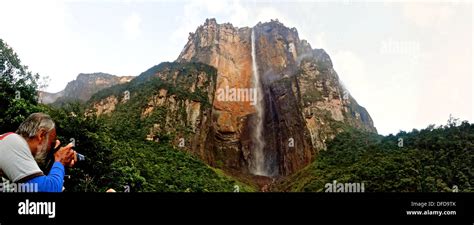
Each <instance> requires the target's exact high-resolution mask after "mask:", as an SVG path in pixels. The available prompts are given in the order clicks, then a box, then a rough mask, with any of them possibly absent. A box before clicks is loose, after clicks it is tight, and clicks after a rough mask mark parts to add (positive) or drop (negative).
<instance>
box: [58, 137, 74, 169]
mask: <svg viewBox="0 0 474 225" xmlns="http://www.w3.org/2000/svg"><path fill="white" fill-rule="evenodd" d="M59 145H61V142H60V141H59V140H56V145H55V146H54V148H55V149H56V148H57V147H59ZM72 147H73V144H72V143H69V144H68V145H66V146H65V147H61V148H60V149H59V150H58V151H57V152H55V153H54V161H56V162H60V163H61V164H63V165H64V166H69V167H73V166H74V163H75V162H76V151H74V150H73V149H72Z"/></svg>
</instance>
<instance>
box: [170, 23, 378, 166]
mask: <svg viewBox="0 0 474 225" xmlns="http://www.w3.org/2000/svg"><path fill="white" fill-rule="evenodd" d="M252 29H254V32H255V42H256V43H255V46H256V60H257V63H258V68H259V73H260V77H261V82H260V83H261V84H262V88H263V92H264V96H263V98H264V108H265V116H264V132H263V133H264V139H265V142H266V145H265V150H264V152H265V157H266V165H265V166H266V167H267V169H268V171H270V174H272V175H286V174H290V173H292V172H295V171H297V170H298V169H300V168H302V167H304V166H305V165H307V164H308V163H309V162H311V161H312V160H313V158H314V156H315V155H316V154H317V152H318V151H319V150H324V149H325V148H326V144H325V143H326V142H327V141H328V140H329V139H331V138H333V137H334V136H335V134H337V133H338V132H340V131H342V129H343V127H344V126H345V125H348V126H353V127H356V128H359V129H364V130H367V131H371V132H376V129H375V127H374V126H373V122H372V120H371V118H370V116H369V114H368V113H367V111H366V110H365V109H364V108H363V107H361V106H359V105H358V104H357V102H356V101H355V100H354V99H353V98H352V97H351V96H350V94H349V93H348V91H347V90H345V89H344V88H343V87H342V85H341V83H340V82H339V78H338V76H337V73H336V72H335V71H334V69H333V66H332V62H331V59H330V58H329V56H328V55H327V53H326V52H325V51H324V50H322V49H312V48H311V46H310V44H309V43H307V42H306V41H305V40H300V39H299V36H298V32H297V30H296V29H295V28H287V27H285V26H284V25H283V24H282V23H280V22H278V21H271V22H268V23H259V24H257V25H256V26H255V27H253V28H248V27H245V28H237V27H234V26H232V25H231V24H228V23H226V24H218V23H217V22H216V20H214V19H208V20H206V22H205V24H204V25H202V26H200V27H199V28H198V29H197V30H196V32H195V33H191V34H190V36H189V40H188V43H187V44H186V46H185V47H184V49H183V51H182V52H181V54H180V56H179V57H178V59H177V61H178V62H202V63H206V64H209V65H212V66H214V67H216V68H217V74H218V76H217V86H216V88H217V89H222V88H225V87H227V86H228V87H237V88H239V87H243V88H253V82H252V69H251V68H252V58H251V36H250V35H251V32H252ZM254 116H255V108H254V106H252V105H251V104H249V102H245V101H240V102H229V101H219V100H218V99H217V98H214V102H213V111H212V118H213V129H212V132H213V134H212V135H213V136H211V137H209V139H210V140H211V143H212V144H211V145H210V148H209V149H208V151H211V152H213V153H212V155H214V156H215V157H214V161H208V163H210V164H211V165H216V160H217V161H219V162H223V164H224V167H226V168H228V169H237V170H240V171H242V172H248V170H247V167H248V165H249V162H250V160H251V159H250V157H251V154H250V153H251V151H252V149H251V146H252V143H251V139H250V137H249V135H251V130H252V129H253V128H254V127H253V126H254V123H253V121H252V118H253V117H254Z"/></svg>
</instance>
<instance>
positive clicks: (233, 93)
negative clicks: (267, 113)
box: [216, 86, 257, 105]
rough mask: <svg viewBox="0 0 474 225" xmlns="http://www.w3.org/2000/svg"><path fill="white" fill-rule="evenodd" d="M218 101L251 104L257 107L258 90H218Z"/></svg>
mask: <svg viewBox="0 0 474 225" xmlns="http://www.w3.org/2000/svg"><path fill="white" fill-rule="evenodd" d="M216 97H217V101H220V102H250V105H257V89H256V88H229V86H225V87H224V88H218V89H217V91H216Z"/></svg>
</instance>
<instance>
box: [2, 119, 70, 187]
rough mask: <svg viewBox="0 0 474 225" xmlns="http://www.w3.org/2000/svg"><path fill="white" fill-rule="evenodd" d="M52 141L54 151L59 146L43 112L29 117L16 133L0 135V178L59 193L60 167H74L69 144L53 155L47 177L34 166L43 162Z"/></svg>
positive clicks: (52, 123) (61, 173) (49, 121)
mask: <svg viewBox="0 0 474 225" xmlns="http://www.w3.org/2000/svg"><path fill="white" fill-rule="evenodd" d="M53 142H54V143H55V145H54V149H56V148H57V147H59V145H60V142H59V140H56V129H55V125H54V122H53V120H52V119H51V117H49V116H48V115H46V114H44V113H33V114H31V115H30V116H29V117H28V118H27V119H26V120H25V121H24V122H23V123H22V124H21V125H20V127H18V130H17V131H16V133H6V134H2V135H0V175H2V174H3V175H5V176H6V177H7V178H8V179H9V180H10V181H11V182H14V183H29V184H34V185H36V186H37V187H38V190H37V191H39V192H61V191H62V188H63V182H64V174H65V168H64V167H65V166H70V167H72V166H73V165H74V162H75V157H76V152H75V151H74V150H73V149H72V147H73V146H72V144H69V145H67V146H65V147H61V148H60V149H59V150H58V151H57V152H56V153H55V154H54V160H55V162H54V164H53V166H52V168H51V170H50V171H49V173H48V175H44V173H43V171H41V169H40V167H39V166H38V163H45V161H46V160H47V155H48V153H49V151H51V149H52V146H53Z"/></svg>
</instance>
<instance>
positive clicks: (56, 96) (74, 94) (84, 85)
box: [40, 73, 134, 104]
mask: <svg viewBox="0 0 474 225" xmlns="http://www.w3.org/2000/svg"><path fill="white" fill-rule="evenodd" d="M133 78H134V77H133V76H122V77H119V76H115V75H110V74H107V73H80V74H79V75H77V78H76V80H73V81H71V82H69V83H68V84H67V85H66V88H64V90H62V91H60V92H58V93H48V92H40V101H41V102H42V103H44V104H51V103H55V102H57V101H58V102H59V101H68V100H79V101H83V102H85V101H87V100H89V98H90V97H91V96H92V95H93V94H95V93H97V92H98V91H100V90H102V89H105V88H108V87H111V86H113V85H117V84H122V83H126V82H129V81H130V80H132V79H133Z"/></svg>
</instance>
